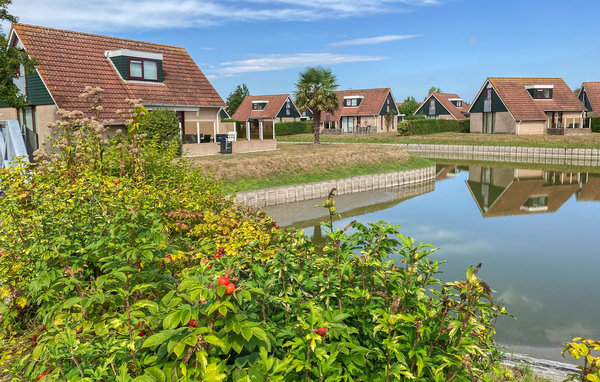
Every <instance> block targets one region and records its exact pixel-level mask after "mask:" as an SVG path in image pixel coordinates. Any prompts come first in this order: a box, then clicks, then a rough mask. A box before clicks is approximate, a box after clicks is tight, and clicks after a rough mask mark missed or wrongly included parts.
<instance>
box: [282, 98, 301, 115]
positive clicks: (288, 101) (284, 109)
mask: <svg viewBox="0 0 600 382" xmlns="http://www.w3.org/2000/svg"><path fill="white" fill-rule="evenodd" d="M288 106H289V107H288ZM288 109H289V112H288ZM277 117H279V118H292V117H293V118H299V117H300V112H298V109H296V106H295V105H294V103H293V102H292V100H291V99H290V97H288V98H286V100H285V102H284V103H283V105H281V109H279V112H278V113H277Z"/></svg>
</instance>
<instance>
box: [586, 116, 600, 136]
mask: <svg viewBox="0 0 600 382" xmlns="http://www.w3.org/2000/svg"><path fill="white" fill-rule="evenodd" d="M590 122H591V126H592V131H593V132H595V133H600V116H597V117H587V118H586V119H585V126H583V127H589V126H590Z"/></svg>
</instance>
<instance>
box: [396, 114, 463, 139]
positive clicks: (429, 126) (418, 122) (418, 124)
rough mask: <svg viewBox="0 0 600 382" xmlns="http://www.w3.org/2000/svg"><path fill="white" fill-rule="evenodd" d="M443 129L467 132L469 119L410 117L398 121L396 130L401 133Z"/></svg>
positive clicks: (435, 131) (429, 131) (442, 130)
mask: <svg viewBox="0 0 600 382" xmlns="http://www.w3.org/2000/svg"><path fill="white" fill-rule="evenodd" d="M444 131H454V132H460V133H468V132H469V119H461V120H453V119H423V118H419V119H412V120H405V121H402V122H399V123H398V132H400V134H402V135H422V134H435V133H441V132H444Z"/></svg>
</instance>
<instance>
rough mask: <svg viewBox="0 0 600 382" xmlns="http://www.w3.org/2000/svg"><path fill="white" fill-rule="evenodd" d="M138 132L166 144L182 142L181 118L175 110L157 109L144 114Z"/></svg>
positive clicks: (140, 119)
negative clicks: (178, 117)
mask: <svg viewBox="0 0 600 382" xmlns="http://www.w3.org/2000/svg"><path fill="white" fill-rule="evenodd" d="M137 132H138V133H139V134H146V135H147V136H148V138H149V139H150V140H154V141H156V142H159V143H162V144H164V145H170V144H172V142H177V143H178V144H179V143H180V131H179V119H177V116H176V115H175V112H174V111H173V110H168V109H157V110H152V111H151V112H148V113H146V114H144V115H142V116H141V117H140V118H139V128H138V130H137Z"/></svg>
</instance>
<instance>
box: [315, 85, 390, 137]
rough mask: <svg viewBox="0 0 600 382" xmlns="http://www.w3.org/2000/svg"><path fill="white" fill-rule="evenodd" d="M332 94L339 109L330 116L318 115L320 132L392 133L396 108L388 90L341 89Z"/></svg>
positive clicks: (324, 113)
mask: <svg viewBox="0 0 600 382" xmlns="http://www.w3.org/2000/svg"><path fill="white" fill-rule="evenodd" d="M335 93H336V94H337V96H338V101H339V105H340V106H339V108H338V109H337V110H336V111H335V113H333V115H331V114H330V113H327V112H325V111H323V112H321V131H322V132H323V133H324V134H370V133H380V132H384V131H396V128H397V126H398V108H397V106H396V102H395V101H394V96H393V95H392V91H391V90H390V89H389V88H381V89H357V90H342V91H336V92H335ZM390 112H391V114H389V116H386V114H388V113H390Z"/></svg>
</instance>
